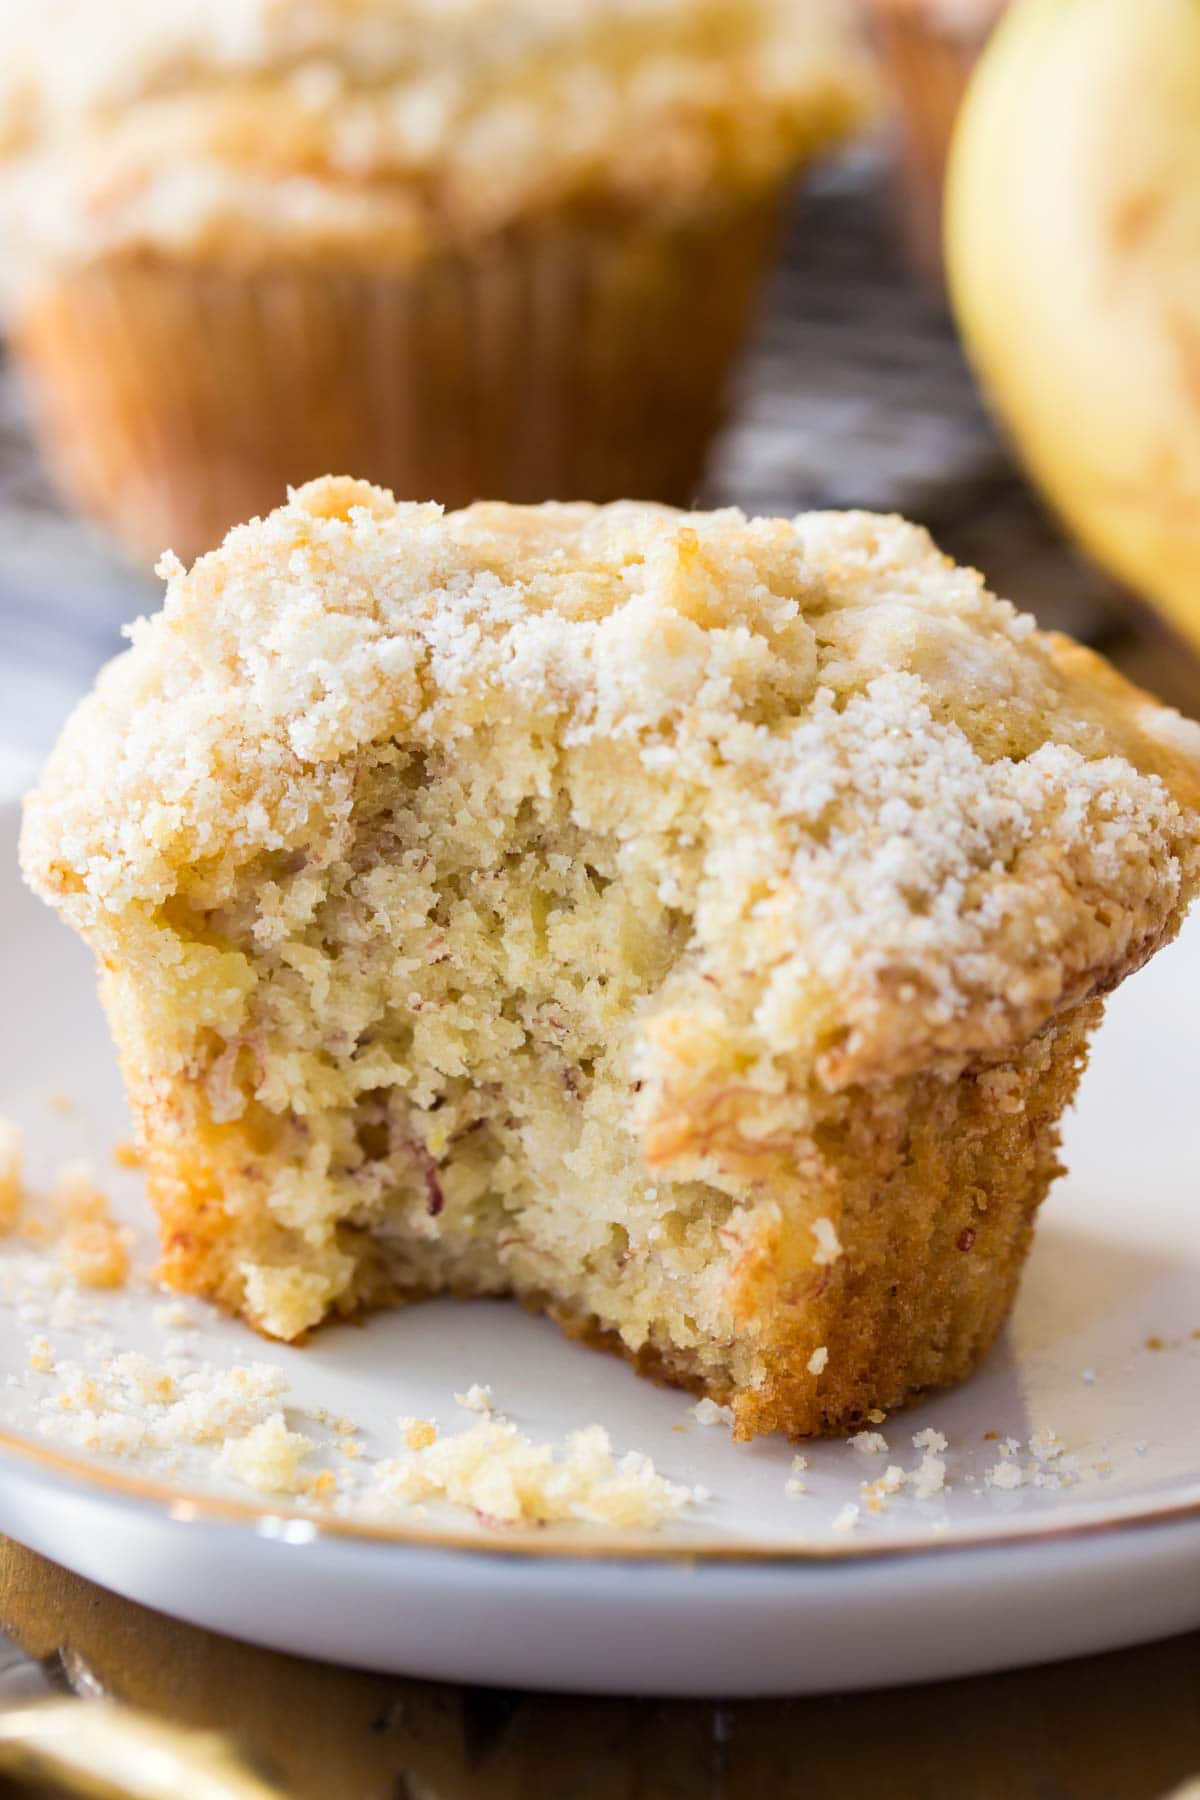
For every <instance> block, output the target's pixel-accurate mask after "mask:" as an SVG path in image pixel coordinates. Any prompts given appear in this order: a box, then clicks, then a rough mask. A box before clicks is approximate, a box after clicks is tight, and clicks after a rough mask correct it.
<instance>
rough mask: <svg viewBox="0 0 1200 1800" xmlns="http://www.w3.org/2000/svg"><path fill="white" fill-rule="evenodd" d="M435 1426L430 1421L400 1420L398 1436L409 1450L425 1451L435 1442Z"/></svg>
mask: <svg viewBox="0 0 1200 1800" xmlns="http://www.w3.org/2000/svg"><path fill="white" fill-rule="evenodd" d="M437 1434H438V1432H437V1426H436V1425H435V1424H434V1422H433V1420H432V1419H401V1420H400V1435H401V1437H402V1438H403V1439H404V1442H405V1445H406V1446H407V1448H408V1449H409V1450H427V1449H428V1448H429V1446H430V1445H431V1444H435V1443H436V1442H437Z"/></svg>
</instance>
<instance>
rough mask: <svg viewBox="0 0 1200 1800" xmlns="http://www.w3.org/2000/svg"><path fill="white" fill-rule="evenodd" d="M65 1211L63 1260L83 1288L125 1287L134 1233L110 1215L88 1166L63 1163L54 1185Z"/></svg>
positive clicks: (55, 1196)
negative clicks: (131, 1240) (131, 1233)
mask: <svg viewBox="0 0 1200 1800" xmlns="http://www.w3.org/2000/svg"><path fill="white" fill-rule="evenodd" d="M54 1199H55V1200H56V1201H57V1203H58V1205H59V1206H60V1207H61V1208H62V1210H63V1215H64V1219H65V1226H64V1230H63V1234H62V1259H63V1262H64V1264H65V1266H66V1267H67V1269H69V1270H70V1272H71V1274H72V1275H73V1276H74V1277H75V1279H76V1281H78V1282H79V1283H80V1284H81V1285H82V1286H83V1287H89V1288H118V1287H124V1285H125V1282H126V1280H127V1279H128V1276H129V1243H130V1233H129V1232H128V1231H127V1230H126V1229H125V1227H124V1226H121V1225H118V1224H117V1222H116V1220H115V1219H114V1218H113V1216H112V1213H111V1212H110V1211H109V1206H108V1196H107V1195H106V1194H105V1193H104V1192H103V1191H102V1190H101V1189H100V1188H98V1187H97V1186H96V1183H95V1180H94V1179H93V1176H92V1171H91V1166H90V1164H88V1163H86V1162H67V1163H63V1165H62V1167H61V1168H60V1169H59V1171H58V1174H57V1175H56V1177H55V1181H54Z"/></svg>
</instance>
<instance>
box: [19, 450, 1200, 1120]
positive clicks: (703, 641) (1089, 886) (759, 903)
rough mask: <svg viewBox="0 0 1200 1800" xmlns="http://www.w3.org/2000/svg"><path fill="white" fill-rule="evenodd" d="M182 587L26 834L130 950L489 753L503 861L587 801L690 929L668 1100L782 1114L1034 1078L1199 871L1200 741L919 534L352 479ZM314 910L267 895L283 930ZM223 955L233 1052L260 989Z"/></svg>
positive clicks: (128, 661) (617, 854) (273, 925)
mask: <svg viewBox="0 0 1200 1800" xmlns="http://www.w3.org/2000/svg"><path fill="white" fill-rule="evenodd" d="M163 573H164V575H165V576H166V578H167V583H168V592H167V600H166V605H165V607H164V610H163V612H162V613H161V614H160V615H159V616H157V617H156V618H154V619H152V620H149V621H142V622H141V623H139V624H138V625H137V626H136V627H134V629H133V640H134V641H133V648H132V649H131V650H130V651H129V652H128V653H127V654H126V655H125V656H123V657H120V658H118V659H117V660H116V661H115V662H114V663H113V664H111V665H110V667H109V668H108V670H107V671H106V673H105V674H104V676H103V677H102V679H101V681H100V684H99V688H98V691H97V693H96V694H95V695H94V696H93V697H92V698H89V699H88V700H86V701H85V702H84V703H83V705H82V706H81V707H80V709H79V710H78V712H77V713H76V715H75V717H74V720H73V721H72V723H71V725H70V727H69V728H68V730H67V732H66V734H65V736H64V739H63V741H62V743H61V744H60V746H59V749H58V751H57V752H56V754H55V757H54V759H53V761H52V763H51V765H50V768H49V770H48V773H47V775H46V778H45V780H44V782H43V785H42V787H41V789H40V790H39V792H38V793H37V794H35V795H34V797H33V798H32V800H31V802H30V805H29V810H28V816H27V823H26V828H25V838H24V852H23V854H24V859H25V865H26V868H27V869H28V871H29V873H30V876H31V879H32V880H33V882H34V884H35V885H36V886H37V887H39V888H40V889H41V890H42V891H43V892H45V893H47V894H49V895H52V896H53V898H54V899H55V901H56V903H57V904H58V905H60V906H61V908H62V909H63V910H64V911H65V912H66V913H67V914H68V916H70V917H71V919H72V920H73V921H74V922H75V923H76V924H77V925H78V926H79V927H80V928H81V929H82V930H83V931H84V933H85V934H86V935H87V936H88V937H89V938H90V939H91V940H92V941H93V943H94V944H95V945H96V946H97V948H99V949H100V950H101V951H103V950H104V948H105V947H106V946H107V945H109V944H110V943H114V942H115V941H116V939H117V937H119V936H122V935H124V934H125V933H127V932H128V931H130V930H136V929H137V928H138V922H139V921H140V920H142V919H145V920H147V921H148V920H149V918H150V917H151V915H152V914H153V913H154V912H155V911H156V910H157V911H159V912H161V911H162V910H163V909H168V910H170V909H171V908H175V909H179V910H180V914H181V916H182V912H183V911H186V912H188V913H189V914H190V915H192V916H200V915H203V914H206V913H212V912H215V911H216V910H218V909H220V908H221V907H222V906H226V905H228V904H229V903H230V901H231V900H232V899H233V898H234V896H235V894H236V892H237V889H238V884H239V879H240V877H241V875H242V872H243V871H244V870H245V869H246V867H247V865H248V864H249V863H250V862H252V861H254V860H255V859H258V858H261V857H262V856H263V855H264V853H266V854H268V855H269V856H270V857H272V858H274V859H276V860H277V861H278V862H279V864H280V865H283V864H284V863H286V860H287V858H288V857H289V856H290V855H293V854H303V855H304V856H306V857H307V858H308V859H309V860H310V861H311V862H312V864H313V865H314V868H316V867H319V866H320V865H321V863H322V862H324V861H326V860H328V859H333V858H336V857H337V856H338V854H339V853H340V849H341V847H342V846H343V844H344V839H345V833H346V830H347V825H348V820H349V817H350V810H351V807H352V805H353V801H354V794H355V788H356V783H358V782H359V781H360V780H361V778H362V775H363V772H364V766H363V762H362V759H363V757H364V756H366V757H367V758H368V759H369V760H370V761H371V762H372V763H373V764H377V763H378V762H379V760H380V759H381V758H382V759H383V760H385V761H386V760H387V758H389V757H394V756H396V755H398V754H399V752H398V751H396V750H395V749H394V748H391V746H394V745H396V744H398V743H400V742H403V743H404V744H406V745H411V746H413V747H414V748H416V749H418V750H419V751H420V752H421V753H423V754H425V755H428V756H430V757H434V758H436V757H438V756H439V755H440V754H442V752H443V751H444V749H445V748H446V747H448V746H453V745H454V744H456V743H461V742H462V741H463V740H464V739H466V738H468V737H470V736H471V735H472V734H474V735H475V736H476V737H477V738H478V739H479V740H480V742H481V744H482V743H484V742H486V744H487V745H488V746H489V754H488V756H487V757H486V759H484V760H483V761H482V762H481V765H480V769H479V773H478V779H477V781H476V784H475V787H474V790H473V791H472V792H470V793H465V792H464V794H463V805H464V807H467V808H469V809H470V810H471V811H472V812H473V813H474V814H476V815H477V822H478V826H479V829H480V831H481V833H483V834H484V835H486V832H487V830H488V820H489V819H496V820H499V819H500V818H502V817H510V816H511V815H512V814H514V813H516V812H517V811H519V810H520V809H521V808H523V807H524V808H535V809H536V808H537V807H538V806H539V805H542V804H543V803H544V800H545V797H546V796H547V795H548V794H550V793H551V792H552V791H554V790H556V789H561V788H562V787H564V786H566V787H567V788H568V789H569V791H570V796H571V799H570V808H569V810H570V814H571V817H572V820H573V822H574V823H575V824H576V825H577V826H579V827H580V828H582V829H584V830H586V831H588V832H595V833H600V834H607V835H608V837H609V839H610V841H611V843H612V847H613V848H612V855H613V860H614V863H615V864H616V865H624V866H626V867H633V866H634V865H636V866H637V867H638V868H639V869H642V870H645V869H652V870H653V872H654V886H655V888H656V890H657V893H658V896H659V898H660V899H661V901H662V902H663V903H664V904H665V905H667V906H668V907H672V908H678V909H679V910H680V911H681V912H684V911H686V913H687V915H688V916H689V918H690V920H691V926H690V938H689V941H688V944H687V948H686V952H685V953H684V954H683V955H681V956H680V957H679V959H678V960H677V962H676V963H675V966H674V968H673V970H672V972H671V974H670V976H669V979H668V980H667V981H666V983H665V984H664V987H663V988H662V990H661V991H660V992H658V993H657V994H656V995H655V996H654V999H653V1003H652V1004H651V1005H649V1006H648V1007H646V1008H645V1010H644V1013H643V1021H642V1023H643V1032H644V1037H645V1052H644V1061H645V1069H644V1073H645V1076H646V1078H647V1081H648V1082H649V1083H650V1084H651V1086H652V1087H653V1086H655V1085H658V1084H661V1082H662V1081H663V1079H664V1077H665V1075H666V1074H667V1072H668V1071H670V1073H671V1076H672V1079H673V1081H675V1082H679V1081H681V1080H682V1081H683V1082H684V1084H685V1085H687V1086H693V1087H694V1086H695V1084H697V1083H701V1082H703V1081H704V1079H705V1067H706V1063H707V1062H709V1061H714V1062H722V1061H723V1060H724V1055H725V1052H727V1050H728V1048H729V1040H730V1039H734V1040H736V1044H737V1047H738V1050H737V1060H738V1063H739V1067H740V1068H741V1070H742V1075H743V1080H744V1082H745V1084H746V1085H747V1087H749V1088H751V1089H753V1090H755V1091H756V1092H757V1093H758V1094H759V1095H760V1096H761V1099H762V1102H763V1104H764V1106H767V1105H770V1104H771V1103H772V1102H773V1101H778V1099H779V1097H780V1096H782V1095H783V1094H784V1093H785V1092H786V1091H788V1090H793V1091H794V1090H795V1089H796V1088H797V1087H802V1086H803V1085H804V1083H805V1081H806V1080H807V1079H808V1077H810V1076H815V1078H816V1079H817V1081H818V1082H819V1083H820V1084H821V1085H822V1086H823V1087H825V1088H827V1089H833V1088H837V1087H839V1086H842V1085H845V1084H846V1083H849V1082H853V1081H861V1080H869V1079H872V1078H874V1077H877V1076H883V1075H892V1074H896V1073H900V1072H905V1071H909V1070H912V1069H914V1068H918V1067H924V1066H928V1065H930V1064H933V1063H937V1062H944V1063H945V1064H946V1065H947V1066H953V1065H960V1064H961V1063H962V1061H963V1060H964V1059H965V1058H968V1057H972V1056H978V1055H981V1054H983V1055H991V1056H995V1055H999V1054H1001V1053H1002V1052H1004V1051H1005V1050H1007V1049H1010V1048H1011V1047H1012V1046H1014V1045H1016V1044H1019V1043H1021V1042H1023V1041H1024V1040H1025V1039H1027V1038H1028V1037H1029V1036H1030V1034H1031V1033H1032V1032H1035V1031H1036V1030H1038V1029H1039V1027H1040V1026H1041V1025H1043V1024H1045V1023H1046V1022H1047V1021H1049V1020H1050V1019H1052V1018H1053V1017H1054V1016H1055V1014H1056V1013H1057V1012H1058V1011H1059V1010H1060V1009H1062V1008H1063V1007H1065V1006H1067V1005H1072V1004H1074V1003H1076V1002H1077V1001H1078V1000H1079V999H1081V998H1082V997H1083V995H1084V994H1086V993H1088V992H1090V991H1093V990H1097V989H1103V988H1105V987H1107V986H1110V985H1112V984H1113V983H1114V982H1115V981H1116V980H1117V979H1118V978H1119V977H1120V975H1121V974H1122V973H1124V972H1126V971H1127V970H1128V969H1129V968H1130V967H1132V966H1135V965H1136V964H1137V963H1138V962H1140V961H1141V960H1143V959H1144V958H1145V957H1146V956H1147V955H1148V954H1150V952H1151V951H1152V950H1153V949H1154V948H1155V947H1156V946H1157V945H1158V944H1159V943H1160V942H1161V941H1162V940H1163V939H1164V938H1165V937H1167V936H1169V935H1170V934H1171V933H1172V932H1173V931H1174V929H1175V928H1176V926H1177V924H1178V921H1179V918H1180V913H1181V908H1182V906H1183V904H1184V902H1185V898H1186V896H1187V893H1188V891H1189V887H1190V884H1191V883H1192V882H1193V881H1194V880H1195V876H1196V871H1197V863H1198V859H1200V853H1198V850H1197V844H1196V807H1197V800H1198V796H1200V726H1194V725H1189V724H1185V722H1183V721H1181V720H1180V719H1179V718H1178V716H1177V715H1175V714H1172V713H1169V712H1168V711H1166V710H1165V709H1162V708H1159V707H1157V706H1155V705H1154V704H1153V703H1152V702H1150V701H1149V700H1148V699H1146V698H1145V697H1144V696H1142V695H1140V694H1139V693H1137V692H1136V690H1133V689H1131V688H1129V687H1128V686H1126V685H1125V684H1124V683H1121V682H1119V681H1118V680H1117V678H1115V677H1113V676H1112V675H1111V674H1110V673H1109V672H1108V671H1107V670H1106V669H1105V667H1104V665H1103V664H1101V663H1100V662H1099V660H1098V659H1096V658H1094V657H1092V656H1091V655H1090V654H1089V653H1088V652H1086V651H1083V650H1081V649H1079V648H1078V647H1076V646H1074V645H1072V644H1070V643H1069V642H1067V641H1066V640H1064V639H1060V638H1057V637H1053V636H1047V635H1044V634H1042V633H1039V632H1038V631H1037V630H1036V629H1035V627H1034V624H1033V621H1032V620H1031V619H1029V618H1028V617H1026V616H1023V615H1021V614H1019V613H1017V612H1016V611H1014V609H1013V608H1012V607H1011V606H1009V605H1008V604H1007V603H1006V602H1004V601H1001V600H998V599H996V598H995V597H994V596H993V595H991V594H990V593H989V592H988V591H987V589H986V587H985V586H984V584H983V582H982V581H981V579H980V578H979V577H978V576H977V575H976V574H974V573H973V572H972V571H970V570H965V569H961V568H957V567H955V566H954V565H952V564H951V563H950V562H948V561H947V560H946V559H945V558H943V557H941V556H940V555H939V554H938V553H937V552H936V550H935V549H934V548H933V546H932V544H931V543H930V541H929V539H928V537H927V536H926V534H925V533H924V532H923V531H921V530H919V529H918V528H916V527H914V526H911V525H908V524H905V523H903V522H902V521H900V520H898V519H890V518H878V517H873V516H871V515H867V514H846V515H840V516H839V515H821V514H817V515H811V516H808V517H802V518H799V519H797V520H794V521H787V520H763V519H758V520H748V519H746V518H744V517H743V516H742V515H741V514H739V513H737V512H734V511H725V512H719V513H712V514H696V515H687V516H685V515H682V514H678V513H675V512H672V511H670V510H667V509H663V508H658V507H652V506H645V505H634V504H621V505H616V506H610V507H605V508H599V509H596V508H592V507H589V506H583V505H574V506H546V507H541V508H536V509H519V508H511V507H507V506H502V505H492V504H484V505H478V506H475V507H472V508H470V509H468V510H466V511H463V512H460V513H451V514H448V515H443V514H442V513H441V512H440V511H439V510H438V509H437V508H436V507H432V506H412V505H403V504H398V503H396V502H395V501H393V500H392V499H391V498H390V497H389V496H388V495H386V494H384V493H382V492H380V491H379V490H376V489H372V488H369V487H367V486H365V485H363V484H356V483H353V482H349V481H344V480H332V479H331V480H324V481H321V482H316V483H313V484H310V486H308V487H307V488H304V489H302V490H300V491H299V492H298V493H297V494H296V495H295V496H294V498H293V499H292V501H291V502H290V504H289V505H287V506H286V507H283V508H281V509H280V510H279V511H277V512H275V513H273V514H272V515H271V516H270V517H269V518H267V519H265V520H261V521H255V522H254V523H252V524H251V525H248V526H246V527H243V528H240V529H238V530H235V531H233V532H231V533H230V535H229V538H228V539H227V541H226V544H225V546H224V547H223V548H222V549H220V550H218V551H216V552H215V553H213V554H212V555H209V556H207V557H204V558H202V559H201V560H200V561H199V562H198V563H197V564H196V565H195V567H194V569H192V570H191V571H190V572H189V571H185V570H184V569H183V568H182V567H180V566H179V564H178V563H176V562H175V561H174V560H173V559H171V558H170V557H168V558H167V559H166V560H165V561H164V563H163ZM498 829H499V828H498V827H497V831H498ZM380 879H381V880H382V875H381V876H380ZM382 902H383V894H382V890H381V892H380V903H381V904H382ZM305 904H306V901H305V884H304V881H303V879H302V878H301V879H300V880H299V881H296V880H293V881H292V882H291V883H290V884H289V886H288V888H287V891H286V893H285V891H284V890H283V889H282V888H280V890H279V892H278V894H277V895H276V896H275V898H274V899H273V898H272V893H271V890H270V889H269V888H268V890H267V893H266V895H265V898H264V902H263V912H262V916H261V918H260V920H259V922H258V924H257V926H256V928H255V929H256V935H257V938H258V940H259V941H260V942H261V943H263V944H264V945H265V944H268V943H269V942H270V940H271V938H272V936H273V935H275V936H278V937H280V938H281V939H282V938H283V937H284V936H286V935H287V933H288V931H289V929H290V927H291V925H292V924H293V923H294V915H295V914H296V912H297V909H300V910H301V911H302V910H303V908H304V906H305ZM273 908H274V909H275V910H273ZM193 955H194V956H195V958H196V968H195V973H194V980H195V984H196V1000H197V1004H198V1005H200V1006H201V1007H205V1006H207V1007H208V1008H209V1009H210V1010H211V1015H212V1017H211V1023H213V1024H214V1025H224V1026H228V1025H229V1024H230V1023H231V1022H232V1021H233V1020H234V1019H235V1018H236V1016H237V1014H238V1012H239V1010H240V1009H241V1008H242V1006H243V1005H244V1002H245V999H246V995H247V993H248V991H249V989H250V988H251V987H252V986H253V982H254V973H253V970H252V969H251V967H250V965H249V964H248V963H247V962H246V960H245V958H243V957H239V956H237V955H231V954H228V953H221V952H218V951H216V950H213V951H211V952H208V953H206V952H204V950H203V947H202V946H201V945H197V946H195V948H194V950H193ZM684 1021H686V1023H687V1026H688V1034H687V1053H686V1056H683V1055H682V1053H681V1051H680V1047H679V1038H680V1031H681V1027H682V1024H683V1022H684ZM709 1048H711V1050H712V1056H711V1057H710V1056H709V1054H708V1050H709ZM996 1079H997V1080H998V1081H1003V1080H1004V1079H1006V1077H1005V1076H1003V1075H1002V1074H998V1075H997V1077H996ZM642 1105H643V1109H644V1110H645V1111H646V1112H647V1114H649V1113H651V1112H652V1111H653V1110H654V1109H653V1104H652V1101H647V1100H646V1099H645V1098H643V1101H642ZM656 1129H657V1131H658V1132H659V1133H660V1134H662V1133H668V1134H669V1120H668V1121H662V1120H660V1121H659V1123H658V1125H657V1127H656ZM658 1147H659V1150H660V1151H661V1152H662V1153H663V1154H668V1153H669V1144H667V1143H666V1142H665V1140H664V1141H663V1142H662V1143H660V1144H659V1146H658ZM650 1148H651V1150H652V1151H653V1149H654V1145H653V1143H652V1144H651V1146H650Z"/></svg>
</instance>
